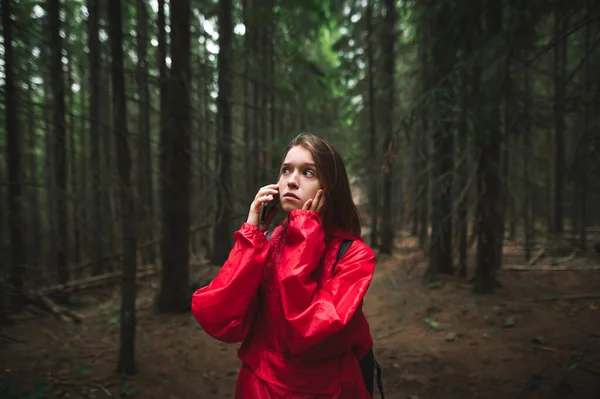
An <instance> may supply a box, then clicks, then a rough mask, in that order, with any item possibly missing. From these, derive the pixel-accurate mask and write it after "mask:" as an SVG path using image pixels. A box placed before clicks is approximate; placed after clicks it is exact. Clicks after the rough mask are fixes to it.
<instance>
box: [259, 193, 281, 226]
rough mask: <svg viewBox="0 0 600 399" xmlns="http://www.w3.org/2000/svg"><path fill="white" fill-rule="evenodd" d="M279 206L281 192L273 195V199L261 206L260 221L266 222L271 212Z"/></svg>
mask: <svg viewBox="0 0 600 399" xmlns="http://www.w3.org/2000/svg"><path fill="white" fill-rule="evenodd" d="M278 206H279V194H276V195H274V196H273V199H272V200H271V201H269V202H265V203H263V204H262V207H261V208H260V223H261V224H264V223H265V222H266V221H267V219H268V218H269V215H271V212H273V211H274V210H275V209H277V207H278Z"/></svg>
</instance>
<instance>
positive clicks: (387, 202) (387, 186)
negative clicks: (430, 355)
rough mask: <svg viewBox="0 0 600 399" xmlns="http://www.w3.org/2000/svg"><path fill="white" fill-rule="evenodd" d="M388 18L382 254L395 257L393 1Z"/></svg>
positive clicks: (384, 71) (384, 67) (384, 74)
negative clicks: (393, 253) (392, 254)
mask: <svg viewBox="0 0 600 399" xmlns="http://www.w3.org/2000/svg"><path fill="white" fill-rule="evenodd" d="M384 8H385V16H384V17H383V28H382V35H383V37H382V54H383V55H382V58H383V60H382V68H381V69H382V71H381V74H382V77H383V82H384V87H385V90H384V93H383V101H382V105H383V109H382V113H381V125H382V130H383V131H385V140H384V142H383V154H384V171H383V209H382V210H381V216H382V221H381V222H382V223H381V243H380V247H379V250H380V252H381V253H383V254H391V253H392V250H393V248H394V227H395V226H394V225H393V220H394V215H393V210H392V171H393V168H394V165H393V159H394V157H395V148H394V75H395V74H394V71H395V65H396V60H395V55H394V54H395V52H394V47H395V45H396V31H395V27H396V19H397V14H396V5H395V3H394V1H393V0H385V1H384Z"/></svg>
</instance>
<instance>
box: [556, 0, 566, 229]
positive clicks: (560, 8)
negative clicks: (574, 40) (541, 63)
mask: <svg viewBox="0 0 600 399" xmlns="http://www.w3.org/2000/svg"><path fill="white" fill-rule="evenodd" d="M555 7H556V10H555V17H554V18H555V21H554V24H555V31H554V36H555V37H556V38H558V37H560V36H562V35H563V34H564V32H565V31H566V26H567V21H566V19H567V16H566V8H565V5H564V0H561V1H560V4H557V5H556V6H555ZM567 40H568V38H566V37H565V38H562V39H560V41H559V42H558V44H557V45H556V49H555V50H554V150H555V157H556V158H555V161H554V228H553V233H554V234H555V235H556V236H561V235H562V233H563V228H564V226H563V224H564V210H565V204H564V192H565V129H566V125H565V95H566V93H565V92H566V83H567V76H566V63H567V58H566V56H567V54H566V53H567Z"/></svg>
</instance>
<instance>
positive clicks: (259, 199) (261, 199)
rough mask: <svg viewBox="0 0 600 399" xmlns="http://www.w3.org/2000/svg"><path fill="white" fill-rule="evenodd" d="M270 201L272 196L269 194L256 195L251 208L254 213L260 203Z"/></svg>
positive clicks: (258, 209) (257, 210) (257, 211)
mask: <svg viewBox="0 0 600 399" xmlns="http://www.w3.org/2000/svg"><path fill="white" fill-rule="evenodd" d="M271 201H273V196H272V195H271V194H266V195H263V196H260V197H257V198H256V199H255V200H254V206H253V207H252V208H253V210H254V211H255V213H259V212H260V207H261V205H262V204H264V203H265V202H271Z"/></svg>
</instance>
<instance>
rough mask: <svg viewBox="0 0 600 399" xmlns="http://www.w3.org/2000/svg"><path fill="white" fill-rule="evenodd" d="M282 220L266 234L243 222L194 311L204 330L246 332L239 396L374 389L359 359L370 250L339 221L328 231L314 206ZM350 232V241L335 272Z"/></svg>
mask: <svg viewBox="0 0 600 399" xmlns="http://www.w3.org/2000/svg"><path fill="white" fill-rule="evenodd" d="M288 221H289V223H286V224H285V226H278V227H277V228H276V229H275V230H274V231H273V234H272V237H271V239H270V240H269V241H267V239H266V237H265V234H264V233H261V232H260V231H259V230H258V228H257V227H256V226H254V225H252V224H248V223H244V224H243V225H242V227H241V228H240V230H238V231H236V232H235V234H234V238H235V243H234V246H233V249H232V250H231V252H230V254H229V258H228V259H227V261H226V262H225V264H224V265H223V267H222V268H221V270H220V271H219V273H218V274H217V276H216V277H215V279H214V280H213V281H212V282H211V283H210V284H209V285H207V286H206V287H203V288H201V289H199V290H197V291H196V292H195V293H194V295H193V298H192V313H193V314H194V317H195V318H196V320H197V321H198V323H200V325H201V326H202V327H203V329H204V330H205V331H206V332H207V333H208V334H209V335H210V336H212V337H214V338H216V339H218V340H221V341H223V342H228V343H233V342H242V345H241V347H240V350H239V352H238V357H239V358H240V360H241V361H242V367H241V370H240V373H239V376H238V382H237V387H236V398H244V399H247V398H250V399H254V398H256V399H262V398H265V399H271V398H273V399H274V398H286V399H300V398H302V399H309V398H311V399H317V398H319V399H325V398H327V399H330V398H340V399H367V398H369V399H370V398H371V397H370V395H369V393H368V392H367V390H366V388H365V385H364V382H363V377H362V374H361V370H360V367H359V363H358V359H360V358H361V357H362V356H363V355H364V354H365V353H366V352H367V351H368V349H369V348H370V347H371V343H372V340H371V334H370V332H369V325H368V323H367V320H366V318H365V316H364V314H363V312H362V300H363V297H364V295H365V293H366V291H367V289H368V287H369V284H370V283H371V279H372V277H373V270H374V267H375V256H374V253H373V251H372V250H371V249H370V248H369V247H368V246H367V245H366V244H365V243H363V242H362V240H361V239H360V238H359V237H354V236H351V235H350V234H348V233H346V232H344V231H341V230H339V229H338V230H335V231H333V232H332V233H331V234H329V235H328V236H327V237H326V236H325V233H324V231H323V228H322V225H321V221H322V220H321V217H320V216H319V215H317V214H316V213H314V212H312V211H307V210H295V211H292V212H291V213H290V216H289V218H288ZM347 238H349V239H354V240H355V241H354V242H353V243H352V245H351V246H350V248H349V249H348V250H347V252H346V254H345V255H344V256H343V258H342V259H341V260H340V261H339V263H338V264H337V266H336V267H335V270H334V271H333V273H332V269H333V265H334V263H335V261H336V256H337V252H338V250H339V248H340V246H341V243H342V241H343V240H344V239H347ZM321 259H323V263H322V267H319V266H320V263H321Z"/></svg>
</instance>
